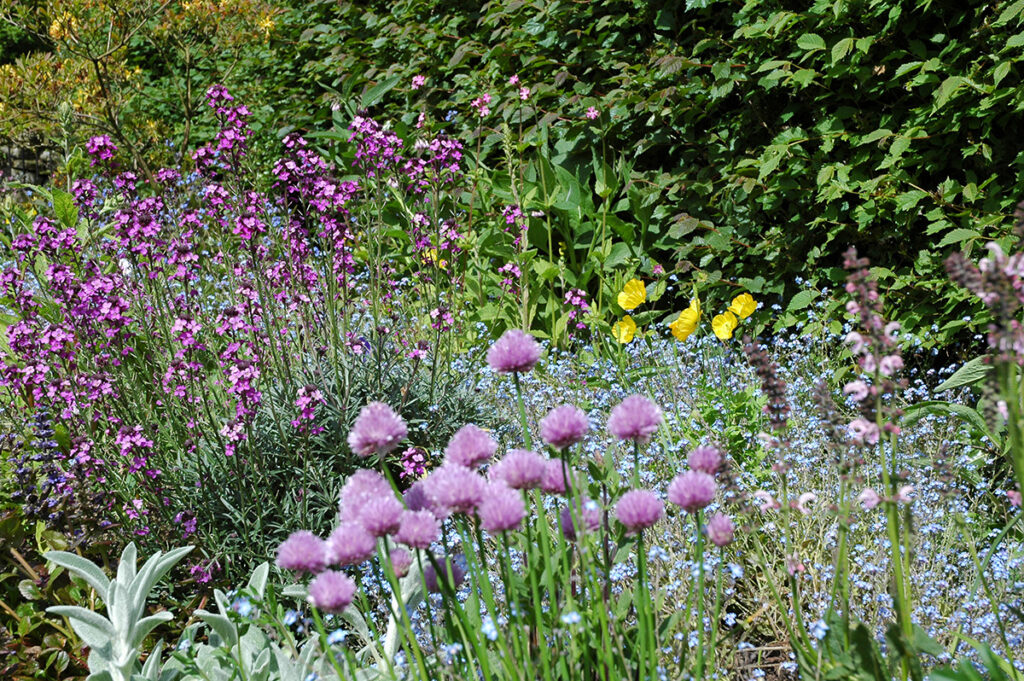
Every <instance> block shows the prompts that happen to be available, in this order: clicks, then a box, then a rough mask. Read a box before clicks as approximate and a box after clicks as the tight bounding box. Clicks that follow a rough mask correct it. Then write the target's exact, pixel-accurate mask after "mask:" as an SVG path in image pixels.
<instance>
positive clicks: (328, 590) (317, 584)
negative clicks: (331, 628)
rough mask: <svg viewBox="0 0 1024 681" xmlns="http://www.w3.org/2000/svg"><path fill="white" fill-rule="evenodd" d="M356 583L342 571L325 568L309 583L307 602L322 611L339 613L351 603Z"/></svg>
mask: <svg viewBox="0 0 1024 681" xmlns="http://www.w3.org/2000/svg"><path fill="white" fill-rule="evenodd" d="M355 595H356V583H355V582H353V581H352V579H351V578H350V577H349V576H348V575H346V574H345V573H344V572H339V571H337V570H327V571H326V572H322V573H320V574H319V575H317V577H316V579H314V580H313V581H312V582H310V584H309V602H310V603H312V604H313V606H314V607H316V608H318V609H320V610H323V611H324V612H332V613H335V614H337V613H340V612H342V611H344V610H345V608H347V607H348V606H350V605H351V604H352V599H353V598H355Z"/></svg>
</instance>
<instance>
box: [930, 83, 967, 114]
mask: <svg viewBox="0 0 1024 681" xmlns="http://www.w3.org/2000/svg"><path fill="white" fill-rule="evenodd" d="M965 81H966V78H964V77H963V76H950V77H948V78H946V80H944V81H942V84H941V85H939V87H938V88H936V90H935V109H941V108H942V107H943V106H945V105H946V102H948V101H949V99H950V97H952V96H953V93H955V92H956V91H957V90H959V89H960V86H961V85H963V84H964V82H965Z"/></svg>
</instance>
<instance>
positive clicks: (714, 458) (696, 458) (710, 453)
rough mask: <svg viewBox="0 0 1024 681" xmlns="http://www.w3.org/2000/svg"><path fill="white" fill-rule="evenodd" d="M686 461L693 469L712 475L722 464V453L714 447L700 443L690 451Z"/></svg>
mask: <svg viewBox="0 0 1024 681" xmlns="http://www.w3.org/2000/svg"><path fill="white" fill-rule="evenodd" d="M686 462H687V463H688V464H690V468H692V469H693V470H695V471H700V472H701V473H707V474H708V475H714V474H715V473H717V472H718V469H719V467H721V465H722V453H721V452H719V451H718V449H717V448H715V447H709V446H707V445H701V446H700V447H697V448H696V449H695V450H693V451H692V452H690V456H689V457H688V458H687V459H686Z"/></svg>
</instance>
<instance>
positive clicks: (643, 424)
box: [608, 395, 661, 442]
mask: <svg viewBox="0 0 1024 681" xmlns="http://www.w3.org/2000/svg"><path fill="white" fill-rule="evenodd" d="M660 425H661V408H660V407H659V406H658V405H656V404H654V402H651V401H650V400H649V399H647V398H646V397H644V396H643V395H630V396H629V397H627V398H626V399H624V400H622V402H620V403H619V404H618V405H617V406H616V407H615V408H614V409H612V413H611V415H610V416H609V417H608V432H609V433H611V434H612V435H614V436H615V437H617V438H619V439H620V440H635V441H637V442H647V441H648V440H650V439H651V436H652V435H654V432H655V431H656V430H658V426H660Z"/></svg>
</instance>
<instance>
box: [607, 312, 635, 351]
mask: <svg viewBox="0 0 1024 681" xmlns="http://www.w3.org/2000/svg"><path fill="white" fill-rule="evenodd" d="M635 334H636V322H634V321H633V318H632V317H630V316H629V315H626V316H625V317H623V318H622V319H620V320H619V321H617V322H615V325H614V326H612V335H613V336H615V340H617V341H619V342H620V343H623V344H625V343H629V342H630V341H632V340H633V336H634V335H635Z"/></svg>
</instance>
